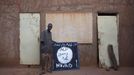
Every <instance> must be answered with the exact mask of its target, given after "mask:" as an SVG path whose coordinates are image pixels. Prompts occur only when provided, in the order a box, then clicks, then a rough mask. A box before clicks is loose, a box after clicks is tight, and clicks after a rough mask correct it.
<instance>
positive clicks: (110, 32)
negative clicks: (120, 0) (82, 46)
mask: <svg viewBox="0 0 134 75" xmlns="http://www.w3.org/2000/svg"><path fill="white" fill-rule="evenodd" d="M97 23H98V56H99V57H98V59H99V67H102V68H107V67H111V64H110V59H109V56H108V50H107V47H108V45H109V44H112V45H113V52H114V54H115V58H116V60H117V65H119V51H118V15H117V14H98V16H97Z"/></svg>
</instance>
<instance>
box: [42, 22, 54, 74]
mask: <svg viewBox="0 0 134 75" xmlns="http://www.w3.org/2000/svg"><path fill="white" fill-rule="evenodd" d="M51 29H52V24H51V23H49V24H48V26H47V30H44V31H43V32H42V33H41V38H40V39H41V40H40V43H41V44H40V45H41V67H42V73H41V74H45V73H46V72H52V68H53V48H52V45H53V43H54V41H53V40H52V34H51Z"/></svg>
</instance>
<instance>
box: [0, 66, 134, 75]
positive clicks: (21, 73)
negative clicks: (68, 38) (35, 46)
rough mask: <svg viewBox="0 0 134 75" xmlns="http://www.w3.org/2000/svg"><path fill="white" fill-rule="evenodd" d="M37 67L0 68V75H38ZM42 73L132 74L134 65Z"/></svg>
mask: <svg viewBox="0 0 134 75" xmlns="http://www.w3.org/2000/svg"><path fill="white" fill-rule="evenodd" d="M39 73H40V69H39V68H37V67H36V68H5V67H4V68H0V75H39ZM44 75H134V67H122V68H119V70H118V71H114V70H110V71H106V70H104V69H99V68H96V67H81V68H80V69H79V70H67V71H53V72H52V73H46V74H44Z"/></svg>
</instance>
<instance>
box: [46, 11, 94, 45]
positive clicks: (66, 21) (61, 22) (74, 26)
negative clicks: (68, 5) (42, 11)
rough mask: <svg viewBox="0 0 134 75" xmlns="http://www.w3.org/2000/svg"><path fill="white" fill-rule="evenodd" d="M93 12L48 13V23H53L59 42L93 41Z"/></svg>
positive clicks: (53, 31) (54, 35) (55, 37)
mask: <svg viewBox="0 0 134 75" xmlns="http://www.w3.org/2000/svg"><path fill="white" fill-rule="evenodd" d="M92 21H93V20H92V13H47V14H46V25H47V24H48V23H52V24H53V29H52V33H53V40H55V41H57V42H79V43H92V28H93V27H92V26H93V23H92Z"/></svg>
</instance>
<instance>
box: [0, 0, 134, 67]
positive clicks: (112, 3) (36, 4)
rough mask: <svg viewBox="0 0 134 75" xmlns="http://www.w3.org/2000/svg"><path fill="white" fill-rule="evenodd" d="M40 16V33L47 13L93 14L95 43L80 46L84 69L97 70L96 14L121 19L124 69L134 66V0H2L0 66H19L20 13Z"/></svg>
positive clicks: (120, 44) (120, 36) (120, 38)
mask: <svg viewBox="0 0 134 75" xmlns="http://www.w3.org/2000/svg"><path fill="white" fill-rule="evenodd" d="M25 12H32V13H35V12H38V13H40V15H41V30H43V28H44V27H45V25H44V24H45V14H46V13H47V12H92V13H93V43H92V44H79V50H80V63H81V66H97V20H96V19H97V14H98V13H99V12H101V13H117V14H118V15H119V30H118V31H119V35H118V42H119V58H120V65H121V66H134V60H133V57H134V0H0V66H4V65H5V66H16V65H20V64H19V13H25Z"/></svg>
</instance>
